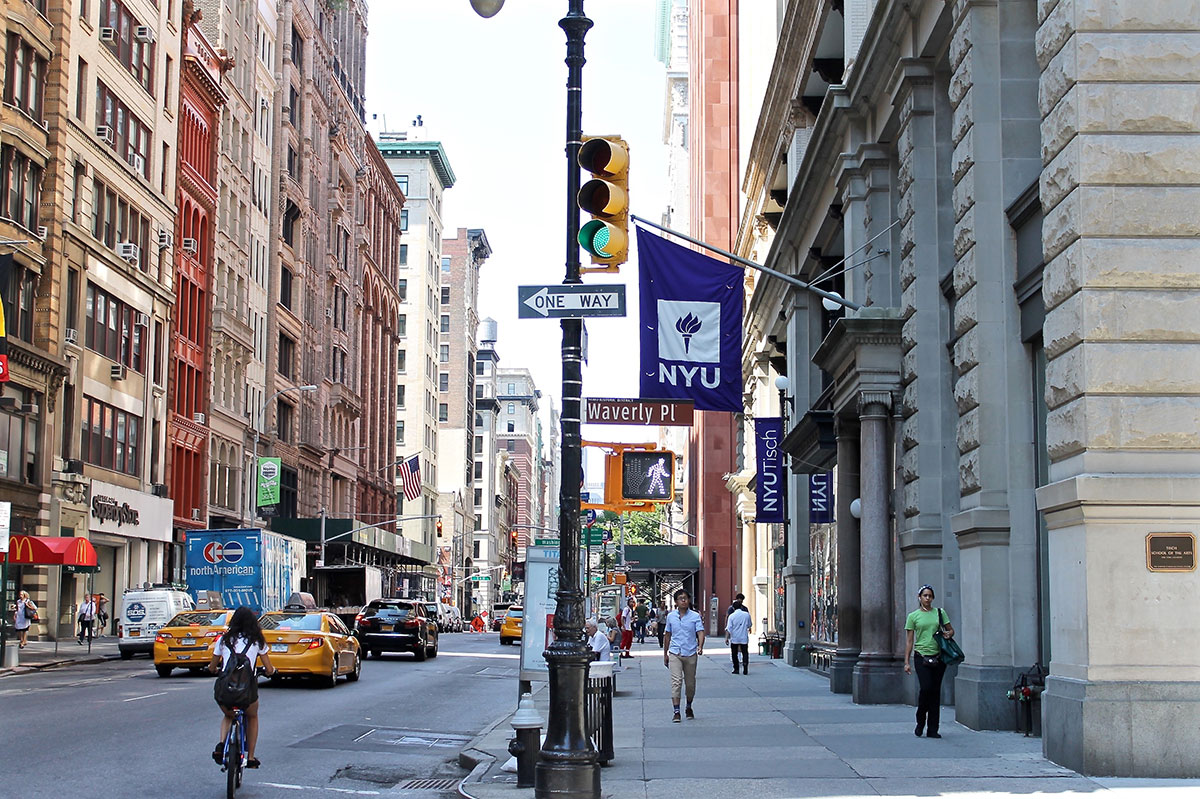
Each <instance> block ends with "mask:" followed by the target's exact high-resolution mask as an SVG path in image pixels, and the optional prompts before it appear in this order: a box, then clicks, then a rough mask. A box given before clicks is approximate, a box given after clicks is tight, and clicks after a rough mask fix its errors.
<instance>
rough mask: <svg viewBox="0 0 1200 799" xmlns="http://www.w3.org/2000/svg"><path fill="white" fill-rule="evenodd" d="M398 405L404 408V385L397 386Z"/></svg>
mask: <svg viewBox="0 0 1200 799" xmlns="http://www.w3.org/2000/svg"><path fill="white" fill-rule="evenodd" d="M396 407H397V408H400V409H403V408H404V386H403V385H400V386H396Z"/></svg>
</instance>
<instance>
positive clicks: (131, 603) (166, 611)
mask: <svg viewBox="0 0 1200 799" xmlns="http://www.w3.org/2000/svg"><path fill="white" fill-rule="evenodd" d="M195 607H196V603H195V602H193V601H192V598H191V597H190V596H189V595H188V593H187V592H186V591H180V590H179V589H177V588H172V587H170V586H158V585H156V586H152V587H150V588H127V589H126V590H125V593H124V594H122V595H121V614H120V615H119V616H117V649H118V650H119V651H120V653H121V657H122V658H123V659H124V660H128V659H129V658H131V657H133V655H134V653H136V652H144V653H145V654H147V655H151V656H153V655H154V636H155V635H157V634H158V630H159V628H160V627H165V626H166V624H167V622H169V621H170V620H171V619H173V618H175V614H176V613H182V612H183V611H185V610H194V609H195Z"/></svg>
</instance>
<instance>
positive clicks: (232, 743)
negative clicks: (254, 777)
mask: <svg viewBox="0 0 1200 799" xmlns="http://www.w3.org/2000/svg"><path fill="white" fill-rule="evenodd" d="M245 768H246V711H245V710H244V709H243V708H240V707H235V708H234V709H233V723H232V724H230V725H229V734H228V735H226V736H225V749H224V751H223V752H222V756H221V771H224V772H225V797H226V799H233V796H234V794H235V793H236V792H237V789H238V788H240V787H242V771H243V770H244V769H245Z"/></svg>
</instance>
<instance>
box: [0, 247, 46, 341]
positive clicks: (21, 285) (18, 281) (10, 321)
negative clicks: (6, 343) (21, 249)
mask: <svg viewBox="0 0 1200 799" xmlns="http://www.w3.org/2000/svg"><path fill="white" fill-rule="evenodd" d="M37 280H38V275H37V272H34V271H33V270H32V269H28V268H26V267H24V266H22V265H21V264H19V263H17V262H16V261H14V262H13V263H12V269H11V270H10V272H9V285H7V286H0V294H2V295H3V299H4V300H5V302H4V319H5V322H6V324H7V325H8V334H9V335H10V336H15V337H16V338H19V339H21V340H22V341H28V342H32V341H33V295H34V291H35V288H36V286H37Z"/></svg>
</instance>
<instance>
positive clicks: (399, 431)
mask: <svg viewBox="0 0 1200 799" xmlns="http://www.w3.org/2000/svg"><path fill="white" fill-rule="evenodd" d="M396 443H397V444H403V443H404V422H402V421H398V422H396Z"/></svg>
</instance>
